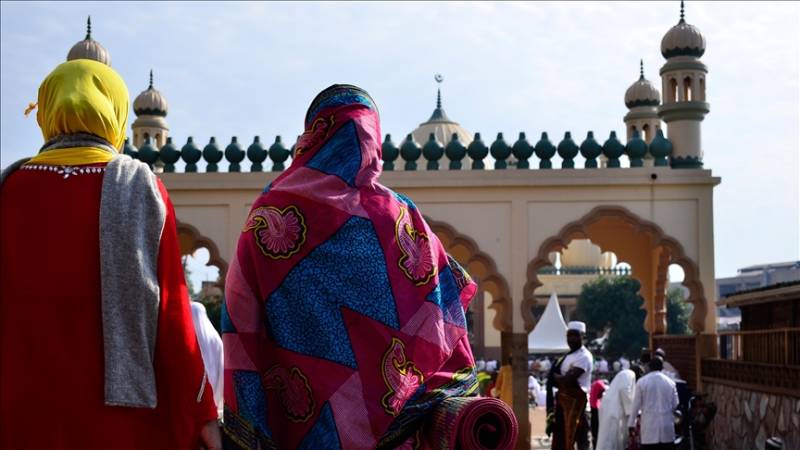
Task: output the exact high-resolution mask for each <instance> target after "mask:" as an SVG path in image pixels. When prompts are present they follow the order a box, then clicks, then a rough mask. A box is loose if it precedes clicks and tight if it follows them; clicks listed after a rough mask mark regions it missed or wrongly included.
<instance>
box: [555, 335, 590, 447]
mask: <svg viewBox="0 0 800 450" xmlns="http://www.w3.org/2000/svg"><path fill="white" fill-rule="evenodd" d="M585 333H586V324H585V323H583V322H577V321H574V322H570V323H569V324H567V345H569V349H570V352H569V353H567V354H566V355H565V356H563V357H562V358H561V359H559V360H558V362H556V364H554V365H553V367H552V369H551V371H550V375H549V376H548V382H547V389H548V392H547V415H548V425H549V426H548V428H550V429H551V430H552V433H553V440H552V446H551V448H552V449H553V450H572V449H573V442H574V443H577V444H578V449H579V450H588V449H589V417H588V413H589V388H590V386H591V384H592V367H593V366H594V358H593V357H592V354H591V353H590V352H589V350H587V349H586V347H584V345H583V335H584V334H585ZM556 387H557V388H558V394H557V396H556V395H553V388H556ZM567 397H569V398H567ZM559 399H563V400H565V401H564V402H561V403H559ZM553 400H555V401H553ZM578 408H580V410H578ZM568 417H578V420H577V423H575V422H572V421H568V420H567V418H568Z"/></svg>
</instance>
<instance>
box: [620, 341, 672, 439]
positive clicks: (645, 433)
mask: <svg viewBox="0 0 800 450" xmlns="http://www.w3.org/2000/svg"><path fill="white" fill-rule="evenodd" d="M648 365H649V368H650V371H649V372H648V373H647V375H645V376H643V377H642V378H641V379H639V381H637V382H636V391H635V392H634V396H633V409H632V411H633V412H632V413H631V415H630V417H629V418H628V431H629V434H631V435H633V433H634V425H635V424H636V413H637V411H640V410H641V414H642V417H641V419H640V420H639V424H640V433H641V444H642V447H641V449H642V450H662V449H670V450H674V448H675V443H674V442H675V422H674V416H673V411H675V408H677V407H678V390H677V389H676V388H675V382H674V381H672V380H671V379H670V378H669V377H668V376H666V375H664V374H663V373H662V372H661V370H662V369H663V368H664V361H663V360H662V359H661V357H660V356H655V357H653V358H652V359H651V360H650V363H649V364H648Z"/></svg>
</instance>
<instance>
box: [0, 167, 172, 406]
mask: <svg viewBox="0 0 800 450" xmlns="http://www.w3.org/2000/svg"><path fill="white" fill-rule="evenodd" d="M26 161H28V160H27V159H24V160H21V161H17V162H15V163H13V164H12V165H11V166H9V167H7V168H6V169H5V170H3V172H2V174H1V175H0V184H2V183H3V182H4V181H5V179H6V177H7V176H8V175H10V174H11V172H13V171H14V170H16V169H18V168H19V167H21V166H22V165H23V164H24V163H25V162H26ZM165 220H166V205H165V204H164V200H163V199H162V198H161V193H160V191H159V190H158V185H157V183H156V176H155V174H153V172H152V171H151V170H150V168H149V167H148V166H147V165H146V164H144V163H142V162H140V161H135V160H133V159H131V158H130V157H128V156H125V155H119V154H117V155H116V156H115V157H114V159H112V160H111V161H110V162H109V163H108V165H107V166H106V169H105V175H104V177H103V186H102V191H101V196H100V230H99V231H100V236H99V237H100V271H101V280H102V281H101V284H102V285H101V298H102V302H101V303H102V317H103V353H104V362H105V364H104V366H105V404H106V405H110V406H128V407H135V408H155V407H156V404H157V397H156V377H155V370H154V367H153V358H154V354H155V344H156V332H157V328H158V310H159V303H160V295H161V293H160V289H159V285H158V250H159V245H160V243H161V233H162V231H163V229H164V222H165Z"/></svg>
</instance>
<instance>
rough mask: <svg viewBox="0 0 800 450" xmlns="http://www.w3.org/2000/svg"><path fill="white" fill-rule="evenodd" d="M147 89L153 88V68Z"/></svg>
mask: <svg viewBox="0 0 800 450" xmlns="http://www.w3.org/2000/svg"><path fill="white" fill-rule="evenodd" d="M147 89H153V69H150V86H148V88H147Z"/></svg>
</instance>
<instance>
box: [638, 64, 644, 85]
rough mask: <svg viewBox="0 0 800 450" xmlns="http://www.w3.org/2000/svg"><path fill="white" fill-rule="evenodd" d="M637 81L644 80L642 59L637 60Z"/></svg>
mask: <svg viewBox="0 0 800 450" xmlns="http://www.w3.org/2000/svg"><path fill="white" fill-rule="evenodd" d="M639 79H640V80H644V59H640V60H639Z"/></svg>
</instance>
